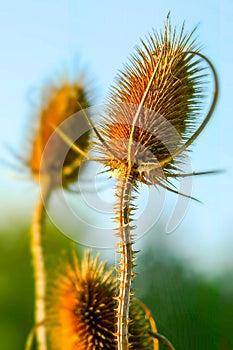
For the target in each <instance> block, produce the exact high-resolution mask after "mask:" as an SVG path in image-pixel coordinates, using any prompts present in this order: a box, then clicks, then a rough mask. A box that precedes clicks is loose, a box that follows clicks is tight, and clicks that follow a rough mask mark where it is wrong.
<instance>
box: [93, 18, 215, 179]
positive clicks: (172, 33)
mask: <svg viewBox="0 0 233 350" xmlns="http://www.w3.org/2000/svg"><path fill="white" fill-rule="evenodd" d="M193 35H194V31H193V32H191V33H190V34H187V33H185V30H184V26H182V29H181V30H180V31H178V30H177V29H176V28H172V25H171V23H170V20H169V18H168V19H167V22H166V24H165V28H164V31H163V32H160V33H157V32H155V31H154V32H153V33H152V34H150V35H149V36H148V37H147V38H146V39H145V40H144V41H142V42H141V46H140V47H137V48H136V52H135V53H134V54H133V55H132V56H131V58H130V60H129V63H128V64H127V65H125V67H124V69H123V70H122V71H121V72H120V73H119V75H118V78H117V81H116V84H115V85H114V86H113V87H112V90H111V93H110V96H109V99H108V102H107V106H106V116H104V118H105V119H104V118H103V120H102V122H101V125H100V128H99V130H101V135H102V139H98V140H97V149H98V151H99V152H100V154H104V160H103V163H104V165H105V166H106V167H108V169H109V170H110V171H111V174H115V175H116V176H117V177H118V178H119V179H121V180H123V179H124V178H125V176H126V174H129V173H131V174H133V177H134V179H136V181H138V182H141V183H145V184H149V185H150V184H161V183H163V182H166V181H167V179H168V178H169V176H173V177H175V176H176V173H179V172H180V171H179V168H180V162H182V160H183V158H182V153H183V151H184V150H185V149H186V148H187V147H188V146H189V145H190V144H191V143H192V142H193V141H194V140H195V139H196V137H197V136H198V135H199V134H200V132H201V130H202V129H203V128H204V126H205V125H206V124H207V122H208V120H209V119H210V116H211V114H212V112H213V110H214V107H215V104H216V101H217V76H216V72H215V70H214V67H213V65H212V64H211V62H210V61H209V60H208V59H207V58H206V57H205V56H203V55H202V54H201V53H200V49H199V48H198V46H197V44H196V40H195V39H194V38H193ZM207 68H210V70H211V71H212V73H213V76H214V82H215V87H216V91H215V95H214V98H213V101H212V104H211V107H210V109H209V111H207V112H206V110H205V107H206V106H205V103H207V104H208V102H207V99H206V97H207V96H206V95H207V87H208V88H209V78H207V76H208V74H207ZM208 95H210V94H209V93H208ZM205 112H206V117H205V118H204V117H203V114H204V113H205Z"/></svg>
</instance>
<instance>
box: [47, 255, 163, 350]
mask: <svg viewBox="0 0 233 350" xmlns="http://www.w3.org/2000/svg"><path fill="white" fill-rule="evenodd" d="M118 283H119V282H118V280H117V278H116V276H115V271H114V269H109V268H108V267H107V265H106V263H103V262H99V258H98V256H97V257H96V258H92V257H91V254H90V251H85V253H84V257H83V259H82V262H81V263H80V262H79V260H78V258H77V255H76V254H74V256H73V262H71V261H68V260H67V259H65V261H62V262H61V266H60V268H58V269H56V271H55V272H54V273H53V274H52V275H51V278H50V279H49V280H48V294H47V298H46V305H47V310H48V312H47V329H48V335H49V341H50V346H51V349H54V350H55V349H56V350H76V349H77V350H100V349H114V350H116V349H117V344H116V341H115V331H116V328H115V327H116V324H115V313H116V306H117V301H116V298H115V295H116V289H118V288H119V287H118ZM144 309H145V307H142V306H141V304H140V303H139V302H137V300H135V299H134V300H132V303H131V305H130V311H129V312H130V317H131V322H130V325H129V331H130V337H129V342H130V347H131V348H132V349H135V350H137V349H138V350H143V349H145V350H150V349H151V350H152V349H153V350H157V349H158V342H157V340H155V339H153V338H152V337H151V336H150V334H149V332H151V331H153V332H155V330H156V327H155V323H154V321H153V320H152V319H151V318H149V317H148V318H147V315H146V312H145V310H144Z"/></svg>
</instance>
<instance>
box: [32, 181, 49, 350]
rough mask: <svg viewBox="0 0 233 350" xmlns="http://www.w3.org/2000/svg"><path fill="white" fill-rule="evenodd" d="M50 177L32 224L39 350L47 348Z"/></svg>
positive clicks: (36, 208)
mask: <svg viewBox="0 0 233 350" xmlns="http://www.w3.org/2000/svg"><path fill="white" fill-rule="evenodd" d="M50 193H51V191H50V179H49V177H44V178H43V179H42V181H41V193H40V194H39V199H38V201H37V203H36V206H35V209H34V213H33V217H32V226H31V254H32V264H33V269H34V279H35V316H34V317H35V325H36V339H37V348H38V350H47V339H46V328H45V318H46V315H45V292H46V274H45V263H44V253H43V229H42V227H43V222H44V218H45V213H46V211H45V205H46V203H47V201H48V199H49V196H50Z"/></svg>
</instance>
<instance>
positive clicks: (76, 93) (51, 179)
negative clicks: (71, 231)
mask: <svg viewBox="0 0 233 350" xmlns="http://www.w3.org/2000/svg"><path fill="white" fill-rule="evenodd" d="M46 91H47V94H48V96H46V98H45V100H43V101H42V106H41V109H40V111H39V113H38V119H39V122H38V128H37V130H36V132H35V135H34V139H33V141H32V150H31V155H30V157H29V159H28V161H27V166H28V167H29V168H30V169H31V172H32V175H33V177H34V178H35V179H36V180H37V181H38V182H39V184H40V187H41V193H40V195H39V199H38V202H37V204H36V207H35V209H34V214H33V218H32V227H31V253H32V260H33V268H34V278H35V324H36V328H35V330H36V337H37V343H38V349H39V350H47V340H46V329H45V318H46V315H45V304H44V298H45V291H46V273H45V263H44V256H43V221H44V219H45V213H46V205H47V203H48V200H49V198H50V195H51V193H52V191H53V190H55V189H59V188H60V187H64V188H68V187H69V184H70V183H71V182H73V181H75V180H76V179H77V176H78V172H79V166H80V164H81V162H82V159H83V157H84V156H85V154H86V151H87V149H88V147H89V137H90V132H89V131H88V123H87V120H86V119H85V117H84V116H83V115H81V114H78V120H77V118H72V117H71V116H72V115H73V114H74V113H76V112H78V111H80V109H82V108H86V107H88V106H89V102H88V95H87V92H86V91H85V88H84V86H83V84H82V83H79V82H76V83H69V82H61V83H60V84H59V86H56V87H53V88H51V89H49V91H48V88H46ZM56 127H60V128H61V130H63V131H64V132H65V133H66V134H67V135H68V136H69V137H70V138H71V139H72V140H75V141H74V144H75V145H76V147H78V149H79V150H80V153H79V155H78V156H77V153H75V152H74V151H73V150H72V148H67V145H66V143H65V142H64V141H63V140H62V139H61V137H60V136H59V135H58V134H56V133H55V132H54V129H55V128H56ZM79 129H80V132H77V130H79ZM77 135H80V137H79V138H78V139H77ZM29 343H30V342H29Z"/></svg>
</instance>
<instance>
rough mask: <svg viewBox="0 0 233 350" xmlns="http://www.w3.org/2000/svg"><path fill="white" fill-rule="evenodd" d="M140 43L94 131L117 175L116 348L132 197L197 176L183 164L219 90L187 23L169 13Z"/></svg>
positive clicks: (126, 283)
mask: <svg viewBox="0 0 233 350" xmlns="http://www.w3.org/2000/svg"><path fill="white" fill-rule="evenodd" d="M141 44H142V45H141V47H138V48H137V49H136V53H135V54H133V55H132V56H131V58H130V62H129V63H128V64H127V65H125V68H124V70H123V71H121V72H120V74H119V76H118V79H117V82H116V84H115V85H114V86H113V87H112V90H111V94H110V97H109V99H108V102H107V106H106V113H105V115H104V116H103V117H102V120H101V121H100V123H99V125H98V126H97V127H95V126H94V125H92V127H93V129H94V131H95V133H96V141H95V143H94V148H95V149H96V150H97V152H98V153H99V155H100V157H102V163H103V164H104V166H105V167H107V169H108V171H109V172H110V176H115V177H116V179H117V185H116V188H115V196H116V199H117V203H116V205H115V221H116V222H117V225H118V228H117V233H116V234H117V236H118V237H119V253H120V264H119V268H118V273H119V275H118V278H119V294H118V297H117V301H118V306H117V315H116V319H117V320H116V323H117V331H116V341H117V349H118V350H128V349H129V348H133V346H132V344H131V341H130V332H129V326H130V322H131V319H130V313H129V310H130V303H131V298H132V295H133V290H132V279H133V277H134V271H133V267H134V261H135V253H136V252H135V251H134V250H133V243H134V235H133V229H134V228H135V226H134V224H133V218H134V215H133V214H134V211H135V209H136V207H135V205H134V201H135V198H136V197H137V194H138V192H139V184H146V185H149V186H150V185H155V186H161V187H163V188H166V189H168V190H170V191H172V192H175V193H179V192H178V191H177V190H176V189H174V188H173V187H172V186H171V184H170V180H171V179H174V178H175V179H176V178H179V177H185V176H190V175H193V174H184V173H183V172H182V170H181V164H182V162H184V161H185V160H184V158H183V155H184V151H185V150H186V149H187V148H188V147H189V146H190V145H191V144H192V143H193V141H194V140H195V139H196V138H197V137H198V136H199V134H200V133H201V131H202V130H203V128H204V127H205V126H206V124H207V122H208V121H209V119H210V117H211V115H212V113H213V111H214V108H215V105H216V102H217V96H218V79H217V75H216V72H215V69H214V67H213V65H212V63H211V62H210V61H209V60H208V59H207V58H206V57H205V56H204V55H203V54H201V53H200V50H199V48H198V47H197V45H196V42H195V40H194V39H193V32H192V33H190V34H186V33H185V32H184V26H183V27H182V29H181V31H180V32H178V31H177V29H176V28H174V29H173V28H172V26H171V23H170V20H169V18H167V21H166V24H165V28H164V31H163V32H161V33H157V32H153V33H152V34H151V35H149V37H148V38H147V39H146V40H145V41H142V43H141ZM207 67H208V68H210V70H211V72H212V75H213V79H214V84H215V92H214V96H213V99H212V103H211V106H210V108H209V110H208V112H207V113H206V116H205V118H203V102H204V101H205V95H206V94H209V93H208V91H206V89H207V85H208V84H207ZM203 173H208V172H202V174H203ZM195 174H198V173H195ZM183 195H185V194H183ZM187 196H188V195H187ZM188 197H189V196H188Z"/></svg>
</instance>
